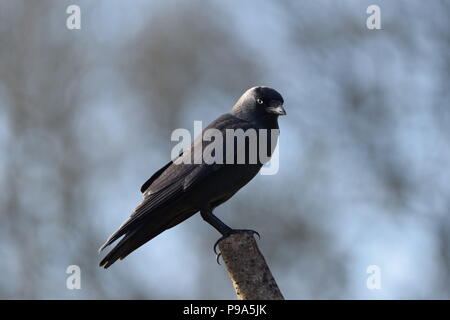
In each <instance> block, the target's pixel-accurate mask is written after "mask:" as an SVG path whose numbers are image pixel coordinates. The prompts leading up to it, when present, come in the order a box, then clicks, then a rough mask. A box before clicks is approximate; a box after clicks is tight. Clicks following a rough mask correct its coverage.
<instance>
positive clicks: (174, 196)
mask: <svg viewBox="0 0 450 320" xmlns="http://www.w3.org/2000/svg"><path fill="white" fill-rule="evenodd" d="M283 102H284V101H283V98H282V96H281V95H280V94H279V93H278V92H277V91H276V90H274V89H272V88H269V87H253V88H251V89H249V90H247V91H246V92H245V93H244V94H243V95H242V96H241V97H240V99H239V100H238V101H237V102H236V104H235V105H234V106H233V108H232V110H231V112H230V113H227V114H224V115H222V116H220V117H219V118H218V119H216V120H215V121H213V122H212V123H211V124H210V125H209V126H208V127H207V128H205V129H204V131H203V132H206V131H207V130H208V129H211V128H214V129H217V130H220V132H221V133H223V136H224V137H225V135H226V130H227V129H235V130H236V129H242V130H244V131H246V132H247V130H248V129H254V130H259V129H267V131H268V132H269V134H268V137H269V138H268V139H267V145H266V149H265V150H267V156H269V157H270V156H271V155H272V152H273V150H274V149H275V144H276V140H275V142H274V143H272V141H271V139H270V132H272V130H274V129H276V130H275V131H274V132H278V116H280V115H285V114H286V112H285V110H284V108H283ZM257 132H259V131H257ZM202 136H203V133H202V135H201V136H199V137H197V138H196V139H195V141H194V142H193V143H192V145H191V147H190V148H189V149H188V150H185V152H184V153H182V154H180V156H179V158H177V159H174V160H172V161H170V162H169V163H167V164H166V165H165V166H164V167H162V168H161V169H160V170H158V171H157V172H156V173H155V174H153V176H152V177H151V178H150V179H148V180H147V182H145V183H144V185H143V186H142V187H141V192H142V193H143V200H142V202H141V204H139V206H138V207H137V208H136V209H135V210H134V212H133V214H132V215H131V216H130V218H129V219H128V220H127V221H125V222H124V223H123V224H122V225H121V226H120V228H119V229H118V230H117V231H116V232H114V233H113V234H112V235H111V236H110V237H109V239H108V240H107V241H106V242H105V244H104V245H103V246H102V247H101V248H100V250H99V251H102V250H103V249H104V248H105V247H107V246H108V245H110V244H111V243H113V242H114V241H116V240H117V239H119V238H120V237H122V236H123V238H122V239H121V240H120V241H119V243H118V244H117V245H116V246H115V247H114V248H113V249H112V250H111V251H110V252H109V253H108V254H107V255H106V257H105V258H104V259H103V260H102V261H101V262H100V267H104V268H108V267H109V266H110V265H112V264H113V263H114V262H115V261H116V260H117V259H123V258H125V257H126V256H127V255H129V254H130V253H131V252H133V251H134V250H136V249H137V248H139V247H140V246H142V245H143V244H144V243H146V242H147V241H149V240H151V239H153V238H154V237H156V236H157V235H159V234H160V233H161V232H163V231H165V230H167V229H169V228H171V227H173V226H176V225H177V224H179V223H181V222H183V221H184V220H186V219H187V218H189V217H191V216H192V215H194V214H195V213H197V212H198V211H200V213H201V216H202V217H203V219H204V220H205V221H206V222H208V223H209V224H211V225H212V226H213V227H214V228H216V229H217V230H218V231H219V232H220V233H221V234H222V236H223V237H227V236H229V235H230V234H232V233H234V232H239V231H249V230H235V229H232V228H230V227H229V226H227V225H226V224H225V223H223V222H222V221H221V220H219V218H217V217H216V216H215V215H214V214H213V209H214V208H216V207H217V206H219V205H220V204H222V203H224V202H225V201H227V200H228V199H229V198H231V197H232V196H233V195H234V194H235V193H236V192H237V191H238V190H239V189H240V188H242V187H243V186H244V185H246V184H247V183H248V182H249V181H250V180H251V179H252V178H253V177H254V176H255V175H256V174H257V173H258V171H259V170H260V169H261V167H262V165H263V164H264V163H263V160H262V159H261V158H260V157H259V156H258V157H257V161H256V163H255V161H253V162H251V161H250V158H249V155H248V154H249V150H250V149H249V148H250V145H249V143H250V142H249V141H250V138H247V139H245V151H246V152H245V161H244V163H243V164H242V163H241V164H239V163H236V162H235V163H234V164H229V163H228V162H226V161H225V160H224V161H223V162H224V164H220V163H212V164H207V163H205V161H201V162H200V163H198V161H197V162H194V163H192V162H193V161H190V162H191V164H189V163H179V162H180V161H181V160H185V161H184V162H188V161H186V160H192V158H193V157H196V156H197V155H198V152H197V150H199V149H200V148H198V146H200V144H201V145H202V146H203V148H202V150H205V147H206V146H208V145H209V143H211V141H205V139H202ZM257 138H258V144H257V149H258V152H259V150H260V145H259V141H260V135H259V134H258V135H257ZM224 141H225V139H224ZM235 142H236V139H235ZM238 147H239V146H238V145H237V143H235V144H234V148H233V149H232V148H230V147H229V148H228V150H227V148H226V144H225V143H224V145H223V152H224V153H223V154H224V156H223V158H224V159H227V158H226V156H225V154H226V153H227V152H230V151H232V152H234V160H237V158H236V154H237V152H236V151H237V148H238ZM258 154H259V153H258ZM187 157H189V159H187ZM174 162H175V163H174ZM196 163H198V164H196ZM208 163H211V162H208ZM250 231H251V230H250ZM223 237H222V238H223ZM222 238H221V239H222ZM219 240H220V239H219Z"/></svg>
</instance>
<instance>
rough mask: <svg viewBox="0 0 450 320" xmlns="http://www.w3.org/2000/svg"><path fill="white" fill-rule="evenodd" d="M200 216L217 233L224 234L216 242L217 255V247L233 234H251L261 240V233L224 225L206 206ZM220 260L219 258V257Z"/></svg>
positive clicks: (209, 207)
mask: <svg viewBox="0 0 450 320" xmlns="http://www.w3.org/2000/svg"><path fill="white" fill-rule="evenodd" d="M200 214H201V216H202V218H203V220H205V221H206V222H208V223H209V224H210V225H212V226H213V227H214V228H215V229H216V230H217V231H219V232H220V233H221V234H222V237H220V239H219V240H217V241H216V243H215V244H214V253H215V254H217V250H216V248H217V245H218V244H219V242H220V241H222V240H223V239H225V238H227V237H228V236H230V235H231V234H233V233H239V232H250V233H252V234H256V235H257V236H258V238H261V237H260V235H259V233H258V232H256V231H254V230H247V229H232V228H230V227H229V226H227V225H226V224H225V223H223V222H222V221H221V220H220V219H219V218H217V217H216V216H215V215H214V214H213V212H212V208H211V206H209V205H208V206H205V207H204V208H203V209H201V210H200ZM218 258H219V256H218Z"/></svg>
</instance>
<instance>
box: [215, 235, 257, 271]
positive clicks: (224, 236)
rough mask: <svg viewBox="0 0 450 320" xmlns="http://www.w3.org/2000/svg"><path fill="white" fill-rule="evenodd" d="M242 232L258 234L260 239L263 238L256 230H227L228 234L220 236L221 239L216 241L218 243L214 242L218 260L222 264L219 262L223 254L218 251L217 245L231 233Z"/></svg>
mask: <svg viewBox="0 0 450 320" xmlns="http://www.w3.org/2000/svg"><path fill="white" fill-rule="evenodd" d="M241 232H249V233H251V234H252V235H254V234H256V235H257V236H258V239H261V236H260V235H259V233H258V232H257V231H255V230H250V229H231V230H230V231H229V232H227V233H226V234H224V235H223V236H222V237H220V238H219V240H217V241H216V243H215V244H214V253H215V254H216V260H217V263H218V264H220V262H219V258H220V256H221V253H220V252H219V253H217V246H218V245H219V242H220V241H222V240H223V239H225V238H228V237H229V236H230V235H232V234H235V233H241Z"/></svg>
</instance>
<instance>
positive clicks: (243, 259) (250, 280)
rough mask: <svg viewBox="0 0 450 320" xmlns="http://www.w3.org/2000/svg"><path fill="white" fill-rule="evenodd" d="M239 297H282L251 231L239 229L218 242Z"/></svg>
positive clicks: (245, 298)
mask: <svg viewBox="0 0 450 320" xmlns="http://www.w3.org/2000/svg"><path fill="white" fill-rule="evenodd" d="M218 246H219V249H220V253H221V254H222V258H223V261H224V263H225V266H226V268H227V270H228V274H229V276H230V279H231V282H232V284H233V287H234V290H235V291H236V296H237V298H238V299H239V300H284V298H283V295H282V294H281V292H280V289H279V288H278V285H277V283H276V282H275V279H274V278H273V276H272V273H271V272H270V269H269V267H268V266H267V263H266V260H265V259H264V257H263V255H262V254H261V252H260V251H259V249H258V246H257V244H256V240H255V238H254V237H253V234H252V233H251V232H239V233H234V234H232V235H230V236H229V237H227V238H225V239H223V240H221V241H220V242H219V244H218Z"/></svg>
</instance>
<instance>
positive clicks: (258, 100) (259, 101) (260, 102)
mask: <svg viewBox="0 0 450 320" xmlns="http://www.w3.org/2000/svg"><path fill="white" fill-rule="evenodd" d="M256 102H258V103H259V104H263V103H264V101H262V99H260V98H258V99H256Z"/></svg>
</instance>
